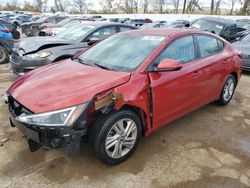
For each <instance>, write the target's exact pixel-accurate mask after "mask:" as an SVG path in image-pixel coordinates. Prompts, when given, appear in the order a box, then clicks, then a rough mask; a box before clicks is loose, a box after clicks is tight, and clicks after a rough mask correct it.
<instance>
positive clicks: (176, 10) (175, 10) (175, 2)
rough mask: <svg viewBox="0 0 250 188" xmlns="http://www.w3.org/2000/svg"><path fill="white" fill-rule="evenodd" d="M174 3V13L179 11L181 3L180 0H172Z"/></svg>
mask: <svg viewBox="0 0 250 188" xmlns="http://www.w3.org/2000/svg"><path fill="white" fill-rule="evenodd" d="M171 2H172V5H173V6H174V13H176V14H177V13H178V9H179V5H180V0H171Z"/></svg>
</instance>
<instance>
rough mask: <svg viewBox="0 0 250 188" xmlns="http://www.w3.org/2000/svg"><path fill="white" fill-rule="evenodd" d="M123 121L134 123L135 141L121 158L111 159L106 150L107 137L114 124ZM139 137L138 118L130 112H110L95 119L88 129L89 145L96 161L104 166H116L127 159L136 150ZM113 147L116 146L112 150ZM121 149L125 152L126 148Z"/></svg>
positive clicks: (139, 122) (139, 125)
mask: <svg viewBox="0 0 250 188" xmlns="http://www.w3.org/2000/svg"><path fill="white" fill-rule="evenodd" d="M123 119H130V120H132V121H133V122H134V123H135V126H136V129H137V135H136V140H135V142H134V143H133V146H132V147H131V148H130V149H127V152H128V153H126V152H125V155H124V156H121V157H120V158H112V157H110V154H108V153H109V151H107V150H106V144H107V143H106V141H107V137H108V135H109V134H110V131H112V130H113V129H112V128H113V127H114V126H115V125H116V123H118V122H119V121H120V120H121V121H122V120H123ZM122 122H123V121H122ZM133 125H134V124H133ZM135 126H134V127H135ZM131 134H132V133H131ZM116 135H117V134H116ZM140 137H141V121H140V119H139V118H138V116H137V115H136V114H135V113H134V112H133V111H131V110H122V111H118V112H111V113H110V114H108V115H103V116H101V117H100V118H98V119H97V121H96V123H94V125H93V126H92V127H91V128H90V132H89V144H90V145H91V148H92V150H93V152H94V154H95V155H96V157H97V158H98V159H100V160H101V161H103V162H104V163H106V164H109V165H116V164H119V163H121V162H123V161H125V160H126V159H128V158H129V156H130V155H131V154H132V153H133V152H134V150H135V149H136V147H137V145H138V142H139V139H140ZM119 139H120V138H119ZM117 140H118V139H117ZM117 142H118V141H117ZM121 142H123V141H121ZM124 142H125V141H124ZM115 147H116V145H114V147H113V148H114V150H115ZM118 147H120V146H118ZM121 148H123V149H125V150H126V146H125V147H123V145H122V146H121ZM123 149H122V150H123Z"/></svg>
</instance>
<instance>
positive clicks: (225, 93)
mask: <svg viewBox="0 0 250 188" xmlns="http://www.w3.org/2000/svg"><path fill="white" fill-rule="evenodd" d="M236 85H237V83H236V80H235V77H234V76H233V75H232V74H230V75H229V76H228V77H227V79H226V81H225V83H224V86H223V89H222V91H221V94H220V98H219V100H218V101H216V103H217V104H219V105H227V104H228V103H229V102H230V101H231V99H232V98H233V95H234V91H235V88H236Z"/></svg>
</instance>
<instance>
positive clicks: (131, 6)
mask: <svg viewBox="0 0 250 188" xmlns="http://www.w3.org/2000/svg"><path fill="white" fill-rule="evenodd" d="M138 5H139V1H138V0H120V1H119V2H118V4H117V7H118V8H119V9H121V10H122V11H123V12H124V13H126V14H133V13H137V12H138Z"/></svg>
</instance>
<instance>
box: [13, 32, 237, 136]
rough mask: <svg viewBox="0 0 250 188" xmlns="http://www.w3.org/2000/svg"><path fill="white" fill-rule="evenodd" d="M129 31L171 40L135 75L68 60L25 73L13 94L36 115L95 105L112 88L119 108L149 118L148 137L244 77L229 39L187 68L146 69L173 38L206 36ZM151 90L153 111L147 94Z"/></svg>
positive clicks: (166, 41)
mask: <svg viewBox="0 0 250 188" xmlns="http://www.w3.org/2000/svg"><path fill="white" fill-rule="evenodd" d="M177 31H178V32H177ZM127 33H128V34H138V33H143V34H150V35H152V34H154V35H163V36H167V38H166V40H165V41H164V42H163V43H162V45H161V46H159V47H158V48H157V49H156V50H155V51H154V52H153V53H152V54H151V55H150V56H149V57H148V58H147V59H146V60H145V61H144V62H143V63H142V64H141V66H139V67H138V69H137V70H136V71H134V72H133V73H131V74H130V73H122V72H112V71H107V70H103V69H100V68H96V67H90V66H85V65H83V64H79V63H76V62H72V61H71V60H65V61H63V62H60V63H57V64H54V65H49V66H45V67H43V68H39V69H36V70H34V71H31V72H29V73H28V74H26V75H24V76H23V77H21V78H20V79H18V80H17V81H16V82H15V83H14V84H13V85H12V86H11V88H10V89H9V92H10V94H11V95H12V96H13V97H14V98H15V99H16V100H17V101H19V102H20V103H21V104H23V105H24V106H26V107H27V108H29V109H30V110H32V111H33V112H35V113H40V112H46V111H51V110H56V109H60V108H66V107H69V106H74V105H77V104H81V103H83V102H86V101H90V100H91V99H92V98H93V97H94V96H95V95H96V94H98V93H101V92H103V91H107V90H112V91H113V92H115V93H122V96H123V97H122V101H118V102H117V103H116V106H115V108H116V109H117V110H119V109H120V108H121V107H123V106H124V105H130V106H134V107H137V108H139V109H140V110H141V112H142V114H144V116H145V125H146V128H147V132H146V135H149V134H151V133H152V132H153V131H155V130H156V129H158V128H160V127H161V126H163V125H166V124H167V123H169V122H171V121H173V120H175V119H177V118H179V117H181V116H183V115H185V114H187V113H189V112H191V111H193V110H195V109H197V108H199V107H201V106H203V105H206V104H208V103H210V102H212V101H214V100H217V99H218V98H219V95H220V92H221V89H222V87H223V84H224V81H225V79H226V78H227V76H228V75H229V74H231V73H233V72H234V73H236V74H237V75H238V78H240V75H241V66H242V59H241V58H240V57H239V56H240V52H239V51H237V50H235V49H234V48H232V47H231V45H230V44H229V43H228V42H226V41H224V42H225V44H226V47H225V49H224V51H223V52H222V53H220V54H216V55H213V56H210V57H206V58H201V59H198V60H195V61H193V62H192V63H187V64H184V65H183V67H182V69H181V70H178V71H168V72H147V71H146V68H147V67H148V66H149V65H150V63H151V62H152V61H153V60H154V58H155V57H156V56H157V55H158V54H159V53H160V52H161V50H162V49H164V48H165V47H166V46H167V45H168V44H169V43H170V42H171V41H172V40H173V39H175V38H177V37H180V36H183V35H186V34H195V33H205V32H201V31H197V30H190V29H185V30H179V29H178V30H177V29H164V30H161V29H157V30H155V29H152V30H150V29H149V30H144V31H143V30H137V31H129V32H127ZM206 34H209V35H213V34H211V33H206ZM222 40H223V39H222ZM150 88H151V91H152V110H153V111H152V113H151V109H150V98H149V95H148V93H149V90H150Z"/></svg>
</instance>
